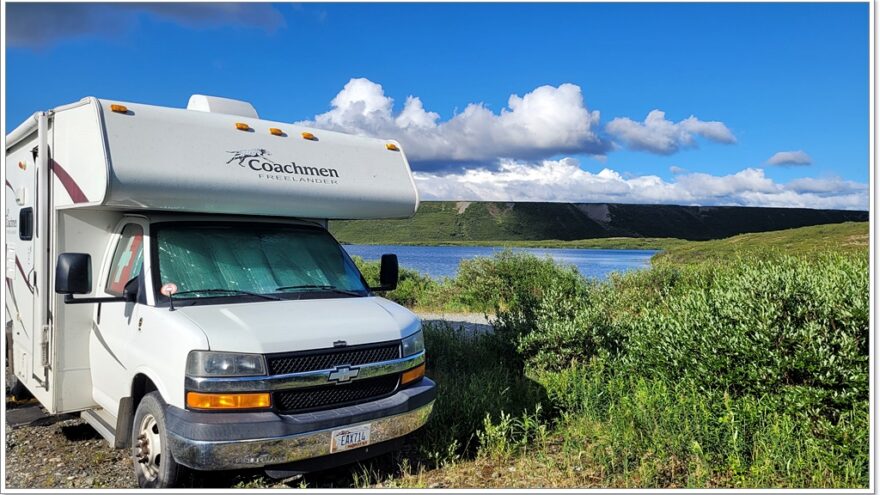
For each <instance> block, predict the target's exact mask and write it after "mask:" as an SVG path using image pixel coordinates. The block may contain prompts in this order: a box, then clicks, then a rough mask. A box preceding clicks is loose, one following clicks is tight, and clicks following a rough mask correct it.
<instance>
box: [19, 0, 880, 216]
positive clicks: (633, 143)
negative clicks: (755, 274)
mask: <svg viewBox="0 0 880 495" xmlns="http://www.w3.org/2000/svg"><path fill="white" fill-rule="evenodd" d="M32 21H39V22H40V23H41V25H43V26H45V27H46V29H45V30H44V31H43V33H48V34H45V35H43V34H41V33H39V32H36V31H34V30H32V29H31V28H30V27H29V26H33V25H34V24H33V22H32ZM7 23H8V24H7V31H6V32H7V53H6V55H7V66H6V69H7V71H6V73H7V81H6V83H7V101H6V105H5V111H6V118H7V127H8V129H7V132H8V131H9V129H11V128H13V127H14V126H15V125H17V124H18V123H19V122H20V121H22V120H23V119H25V118H26V117H27V116H28V115H30V114H31V113H32V112H34V111H36V110H38V109H46V108H51V107H53V106H56V105H59V104H64V103H68V102H71V101H75V100H78V99H79V98H81V97H83V96H86V95H93V96H98V97H103V98H111V99H119V100H124V101H136V102H143V103H152V104H158V105H167V106H177V107H180V106H185V105H186V101H187V99H188V97H189V95H190V94H193V93H203V94H212V95H218V96H227V97H232V98H238V99H243V100H247V101H250V102H251V103H253V105H254V106H255V107H256V108H257V110H258V111H259V112H260V114H261V116H262V117H264V118H268V119H272V120H279V121H288V122H299V121H304V122H308V123H309V124H310V125H314V126H316V127H322V128H329V129H335V130H343V131H346V132H356V133H362V134H371V135H377V136H381V137H385V138H396V139H399V140H400V141H401V142H402V143H403V144H404V146H405V149H406V151H407V152H408V155H409V157H410V160H411V162H412V165H413V168H414V170H415V171H416V173H417V179H418V184H419V188H420V190H421V192H422V195H423V197H424V198H425V199H493V200H551V201H586V202H590V201H616V202H640V203H653V202H657V203H681V204H744V205H757V206H764V205H766V206H807V207H832V208H859V209H864V208H867V195H868V192H867V185H866V184H867V180H868V170H869V155H868V148H869V113H868V110H869V105H868V97H869V79H868V70H869V51H868V48H869V46H868V35H869V31H868V30H869V19H868V4H867V3H861V4H550V5H543V4H540V5H539V4H277V5H268V4H249V5H243V4H222V5H221V4H198V5H195V4H176V5H173V4H172V5H169V4H164V5H156V4H153V5H146V6H144V5H114V4H98V5H94V4H93V5H82V4H80V5H59V4H27V5H16V4H7ZM41 73H43V74H45V76H44V77H38V76H37V75H38V74H41ZM511 95H517V96H516V98H515V99H514V100H511ZM410 96H414V97H417V100H415V101H410V102H409V103H407V100H408V97H410ZM334 98H335V99H336V100H334ZM331 101H335V102H336V104H332V103H331ZM514 107H516V108H514ZM651 112H653V113H651ZM660 112H662V113H660ZM649 113H651V117H650V118H649V117H648V116H649ZM691 117H693V118H691ZM646 119H648V121H647V122H646ZM777 153H782V154H780V155H777V157H776V159H774V160H771V157H773V156H774V155H776V154H777ZM771 162H773V163H776V164H773V163H771ZM805 162H806V163H805Z"/></svg>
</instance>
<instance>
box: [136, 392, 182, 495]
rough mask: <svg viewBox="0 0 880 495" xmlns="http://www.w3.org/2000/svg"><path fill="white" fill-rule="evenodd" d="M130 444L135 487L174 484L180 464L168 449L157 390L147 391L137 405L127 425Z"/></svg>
mask: <svg viewBox="0 0 880 495" xmlns="http://www.w3.org/2000/svg"><path fill="white" fill-rule="evenodd" d="M157 443H158V446H159V447H158V449H157V448H156V444H157ZM131 444H132V447H131V460H132V463H133V464H134V475H135V477H136V478H137V481H138V486H140V487H141V488H173V487H175V486H176V485H177V483H178V481H179V480H180V478H181V474H182V472H183V467H182V466H181V465H179V464H178V463H177V462H176V461H175V460H174V455H173V453H172V452H170V451H169V450H168V432H167V430H166V429H165V402H164V401H163V400H162V396H160V395H159V392H150V393H149V394H147V395H145V396H144V398H143V399H141V402H140V404H138V407H137V411H136V412H135V414H134V422H133V424H132V428H131Z"/></svg>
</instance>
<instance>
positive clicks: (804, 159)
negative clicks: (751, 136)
mask: <svg viewBox="0 0 880 495" xmlns="http://www.w3.org/2000/svg"><path fill="white" fill-rule="evenodd" d="M767 163H769V164H770V165H809V164H811V163H813V159H812V158H810V155H808V154H806V153H805V152H804V151H802V150H798V151H780V152H778V153H775V154H774V155H773V156H771V157H770V159H769V160H767Z"/></svg>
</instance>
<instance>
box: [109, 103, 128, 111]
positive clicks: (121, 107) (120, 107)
mask: <svg viewBox="0 0 880 495" xmlns="http://www.w3.org/2000/svg"><path fill="white" fill-rule="evenodd" d="M110 110H112V111H114V112H116V113H127V112H128V107H127V106H125V105H116V104H115V103H114V104H113V105H110Z"/></svg>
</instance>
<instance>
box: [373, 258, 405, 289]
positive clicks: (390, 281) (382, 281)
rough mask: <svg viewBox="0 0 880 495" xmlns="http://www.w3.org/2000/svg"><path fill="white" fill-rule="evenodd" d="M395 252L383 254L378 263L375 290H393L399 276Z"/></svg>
mask: <svg viewBox="0 0 880 495" xmlns="http://www.w3.org/2000/svg"><path fill="white" fill-rule="evenodd" d="M398 272H399V267H398V265H397V255H396V254H383V255H382V261H381V263H380V264H379V287H378V288H377V289H376V290H394V289H396V288H397V279H398V277H399V273H398Z"/></svg>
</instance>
